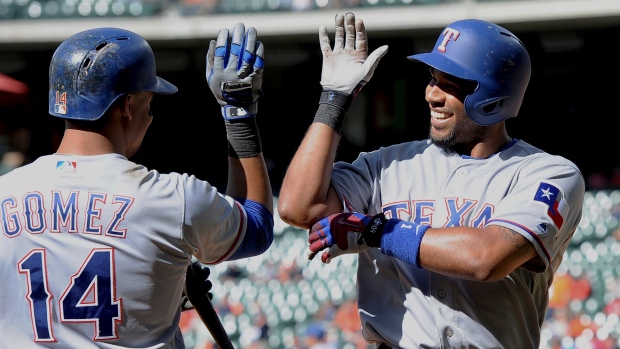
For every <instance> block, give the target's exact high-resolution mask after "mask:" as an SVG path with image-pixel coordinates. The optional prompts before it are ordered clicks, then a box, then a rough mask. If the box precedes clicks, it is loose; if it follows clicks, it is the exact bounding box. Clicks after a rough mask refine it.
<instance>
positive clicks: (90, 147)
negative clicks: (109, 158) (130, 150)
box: [56, 129, 124, 155]
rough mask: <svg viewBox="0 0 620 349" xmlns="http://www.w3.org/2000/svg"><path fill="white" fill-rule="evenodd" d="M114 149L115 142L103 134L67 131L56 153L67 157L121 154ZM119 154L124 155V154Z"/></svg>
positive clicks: (74, 130)
mask: <svg viewBox="0 0 620 349" xmlns="http://www.w3.org/2000/svg"><path fill="white" fill-rule="evenodd" d="M114 148H115V147H114V144H113V142H112V141H111V140H110V139H109V138H107V137H105V136H104V135H102V134H99V133H96V132H92V131H85V130H77V129H66V130H65V134H64V136H63V137H62V140H61V142H60V146H59V147H58V149H57V150H56V153H57V154H67V155H101V154H110V153H119V152H118V151H115V149H114ZM119 154H121V155H124V154H122V153H119Z"/></svg>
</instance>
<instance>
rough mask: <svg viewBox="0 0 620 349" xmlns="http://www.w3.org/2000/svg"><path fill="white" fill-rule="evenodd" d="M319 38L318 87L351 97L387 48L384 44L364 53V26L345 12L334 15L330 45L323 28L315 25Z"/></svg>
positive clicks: (367, 77)
mask: <svg viewBox="0 0 620 349" xmlns="http://www.w3.org/2000/svg"><path fill="white" fill-rule="evenodd" d="M319 41H320V43H321V51H322V53H323V70H322V73H321V86H322V87H323V89H324V90H325V89H326V90H334V91H340V92H344V93H346V94H349V95H353V96H355V95H356V94H357V93H358V92H359V91H360V90H361V88H362V87H363V86H364V84H366V83H367V82H368V81H370V78H371V77H372V75H373V74H374V72H375V68H376V67H377V65H378V64H379V60H380V59H381V57H383V56H384V55H385V54H386V53H387V50H388V46H387V45H384V46H381V47H379V48H377V49H376V50H374V51H373V52H372V53H371V54H370V55H368V38H367V36H366V27H365V26H364V22H363V21H362V20H361V19H358V20H355V15H354V14H353V13H351V12H347V13H346V14H345V15H344V16H343V15H341V14H338V15H336V34H335V36H334V48H333V49H332V48H331V46H330V41H329V37H328V36H327V28H326V27H325V26H324V25H321V26H320V28H319Z"/></svg>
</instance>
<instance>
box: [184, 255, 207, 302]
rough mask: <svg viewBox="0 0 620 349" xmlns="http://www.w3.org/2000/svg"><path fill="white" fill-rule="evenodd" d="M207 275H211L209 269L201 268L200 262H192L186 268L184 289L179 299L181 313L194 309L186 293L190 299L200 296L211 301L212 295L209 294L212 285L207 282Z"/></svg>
mask: <svg viewBox="0 0 620 349" xmlns="http://www.w3.org/2000/svg"><path fill="white" fill-rule="evenodd" d="M209 275H211V270H210V269H209V267H206V266H202V264H201V263H200V262H193V263H192V264H190V265H189V266H188V267H187V271H186V273H185V287H183V295H182V297H181V311H186V310H192V309H194V306H193V305H192V302H191V300H190V297H189V296H188V293H189V294H191V295H192V296H191V298H193V297H194V296H200V297H208V298H209V300H211V299H213V293H211V288H212V287H213V284H212V283H211V281H210V280H209ZM188 290H189V291H188Z"/></svg>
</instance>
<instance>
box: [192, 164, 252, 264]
mask: <svg viewBox="0 0 620 349" xmlns="http://www.w3.org/2000/svg"><path fill="white" fill-rule="evenodd" d="M184 196H185V215H184V226H183V234H184V238H185V239H186V241H187V242H188V243H189V244H190V245H191V246H192V248H193V254H194V256H195V257H196V258H197V259H198V260H200V261H201V262H202V263H205V264H217V263H220V262H222V261H224V260H226V259H227V258H229V257H230V256H232V255H233V253H234V252H235V251H236V250H237V248H238V247H239V244H240V243H241V241H242V240H243V238H244V236H245V232H246V229H247V213H246V210H245V208H244V207H243V206H242V205H241V204H240V203H239V202H237V201H235V200H234V199H233V198H232V197H229V196H227V195H224V194H221V193H219V192H218V191H217V189H216V188H215V187H213V186H211V185H210V184H209V183H208V182H206V181H202V180H199V179H197V178H196V177H194V176H187V175H184Z"/></svg>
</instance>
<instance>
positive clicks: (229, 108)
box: [222, 103, 258, 121]
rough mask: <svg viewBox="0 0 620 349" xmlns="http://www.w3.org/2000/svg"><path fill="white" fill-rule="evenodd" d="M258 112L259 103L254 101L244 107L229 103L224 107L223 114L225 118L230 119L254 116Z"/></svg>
mask: <svg viewBox="0 0 620 349" xmlns="http://www.w3.org/2000/svg"><path fill="white" fill-rule="evenodd" d="M257 113H258V103H253V104H250V105H247V106H243V107H238V106H234V105H230V104H227V105H225V106H223V107H222V116H223V117H224V120H228V121H234V120H239V119H245V118H252V117H255V116H256V114H257Z"/></svg>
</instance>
